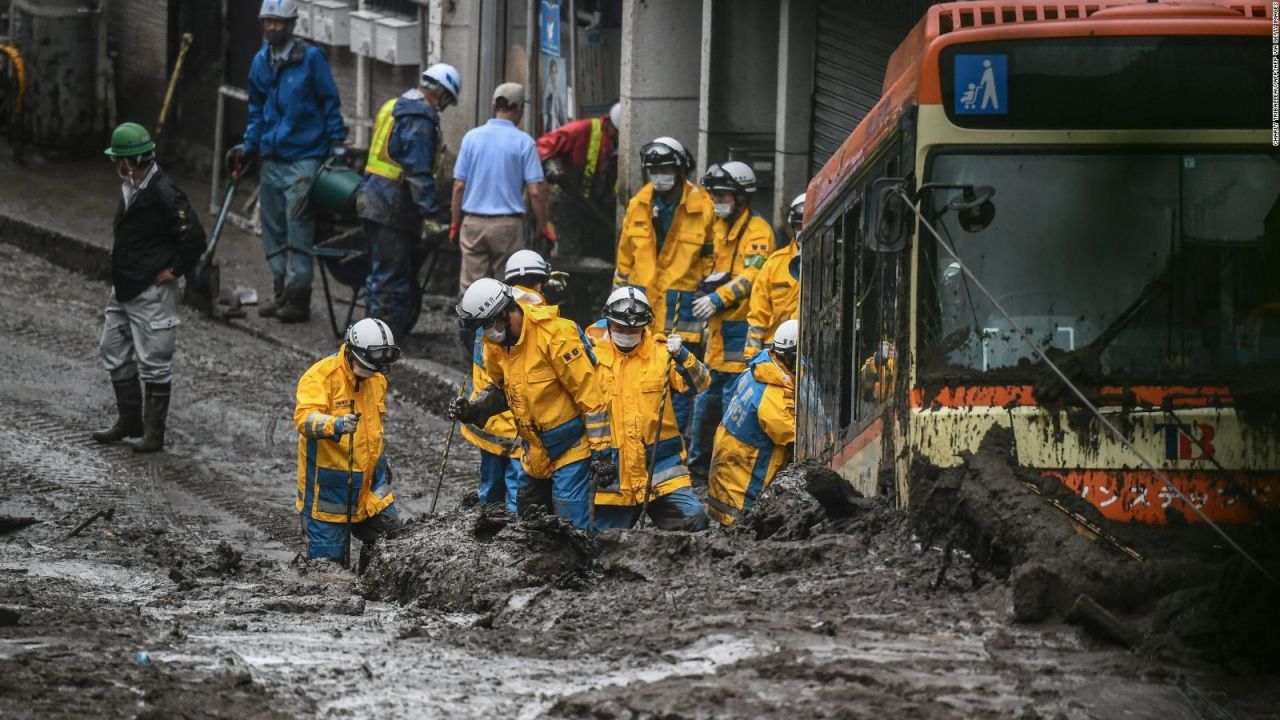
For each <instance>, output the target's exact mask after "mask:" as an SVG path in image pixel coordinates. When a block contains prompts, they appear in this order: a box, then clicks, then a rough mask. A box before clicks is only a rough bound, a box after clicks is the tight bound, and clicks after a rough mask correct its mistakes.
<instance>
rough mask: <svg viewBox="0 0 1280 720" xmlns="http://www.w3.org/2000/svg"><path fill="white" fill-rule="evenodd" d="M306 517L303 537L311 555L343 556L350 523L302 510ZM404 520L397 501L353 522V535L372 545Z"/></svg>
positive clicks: (328, 557)
mask: <svg viewBox="0 0 1280 720" xmlns="http://www.w3.org/2000/svg"><path fill="white" fill-rule="evenodd" d="M299 516H300V517H301V518H302V541H303V543H305V544H306V546H307V557H308V558H310V559H312V560H317V559H328V560H341V559H342V551H343V549H344V548H345V547H346V544H347V524H346V523H340V522H338V523H331V522H325V521H324V520H316V519H315V518H313V517H311V516H310V514H309V513H305V512H304V513H299ZM399 524H400V511H399V510H397V509H396V504H395V503H394V502H393V503H391V504H390V505H388V506H386V507H385V508H383V509H382V512H380V513H378V514H377V515H374V516H373V517H371V518H369V519H367V520H363V521H361V522H358V523H355V524H353V525H351V535H352V536H353V537H354V538H355V539H357V540H359V541H360V542H361V543H363V544H365V545H369V546H372V545H373V544H374V543H376V542H377V541H378V538H380V537H382V536H383V535H384V534H385V533H386V532H387V531H388V530H390V529H392V528H394V527H396V526H397V525H399Z"/></svg>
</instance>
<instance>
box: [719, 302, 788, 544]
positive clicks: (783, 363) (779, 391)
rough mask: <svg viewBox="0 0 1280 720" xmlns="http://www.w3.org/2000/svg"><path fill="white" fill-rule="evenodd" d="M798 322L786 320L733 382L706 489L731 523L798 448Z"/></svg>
mask: <svg viewBox="0 0 1280 720" xmlns="http://www.w3.org/2000/svg"><path fill="white" fill-rule="evenodd" d="M799 337H800V324H799V322H798V321H796V320H788V321H786V322H784V323H782V325H781V326H780V327H779V328H778V332H776V333H774V336H773V346H772V347H771V348H770V349H769V350H768V351H767V352H763V353H760V354H759V355H757V356H756V357H755V358H754V359H753V360H752V361H751V367H750V369H749V370H748V371H747V372H745V373H743V374H742V377H741V378H740V379H739V380H738V382H737V384H736V385H735V387H734V394H733V400H731V401H730V402H729V407H728V409H727V410H726V412H725V414H724V422H723V423H721V425H720V428H719V429H718V430H717V431H716V449H715V456H714V457H713V458H712V459H711V480H710V483H709V486H708V488H707V512H708V513H709V514H710V515H711V517H713V518H715V519H716V521H718V522H719V523H720V524H721V525H730V524H732V523H733V522H734V521H735V520H737V519H738V518H739V517H740V516H741V514H742V513H743V512H744V511H746V510H747V509H748V508H750V507H751V503H753V502H755V500H756V498H758V497H760V493H761V492H762V491H763V490H764V489H765V488H767V487H769V484H770V483H772V482H773V479H774V478H775V477H776V476H777V474H778V471H779V470H781V469H782V468H783V467H784V466H785V465H786V464H787V463H788V462H790V461H791V457H792V455H793V453H794V450H795V442H796V401H795V367H796V347H797V345H798V343H799Z"/></svg>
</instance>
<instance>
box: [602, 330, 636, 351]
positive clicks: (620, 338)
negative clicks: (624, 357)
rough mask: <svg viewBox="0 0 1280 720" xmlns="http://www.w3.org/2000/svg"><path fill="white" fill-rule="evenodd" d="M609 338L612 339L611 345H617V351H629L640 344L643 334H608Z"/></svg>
mask: <svg viewBox="0 0 1280 720" xmlns="http://www.w3.org/2000/svg"><path fill="white" fill-rule="evenodd" d="M609 337H610V338H612V339H613V344H614V345H617V346H618V349H619V350H631V349H633V348H634V347H635V346H637V345H639V344H640V338H641V337H644V332H643V331H641V332H638V333H626V334H623V333H617V332H610V333H609Z"/></svg>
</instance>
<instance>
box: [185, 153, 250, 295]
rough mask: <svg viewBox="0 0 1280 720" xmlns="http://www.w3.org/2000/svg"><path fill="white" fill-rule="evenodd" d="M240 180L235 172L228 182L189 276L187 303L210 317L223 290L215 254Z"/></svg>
mask: <svg viewBox="0 0 1280 720" xmlns="http://www.w3.org/2000/svg"><path fill="white" fill-rule="evenodd" d="M239 182H240V177H239V174H238V173H237V174H233V175H232V176H231V182H229V183H227V192H226V194H225V195H223V196H222V207H221V208H220V209H219V210H218V219H217V221H215V222H214V224H213V232H212V233H211V234H210V235H209V244H208V245H207V246H206V247H205V250H204V252H203V253H201V254H200V260H199V262H197V263H196V266H195V269H193V270H192V271H191V274H190V275H188V276H187V292H186V295H187V297H186V300H187V303H188V304H189V305H194V306H196V307H198V308H200V309H202V310H204V312H205V314H206V315H208V316H209V317H214V316H215V315H216V314H217V313H216V311H217V308H218V293H219V291H220V290H221V288H220V285H221V273H220V272H219V270H218V266H217V264H215V263H214V261H213V254H214V252H216V251H217V249H218V240H219V239H220V238H221V237H222V228H223V227H225V226H226V224H227V215H229V214H230V212H231V200H232V199H233V198H234V197H235V194H236V185H237V184H239Z"/></svg>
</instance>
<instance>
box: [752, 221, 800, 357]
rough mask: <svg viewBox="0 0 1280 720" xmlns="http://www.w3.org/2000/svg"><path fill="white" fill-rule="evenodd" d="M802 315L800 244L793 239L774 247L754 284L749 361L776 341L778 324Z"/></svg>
mask: <svg viewBox="0 0 1280 720" xmlns="http://www.w3.org/2000/svg"><path fill="white" fill-rule="evenodd" d="M798 317H800V247H799V246H798V245H796V241H795V240H794V239H793V240H792V241H791V242H790V243H789V244H788V245H787V246H786V247H784V248H782V249H781V250H775V251H774V252H773V254H772V255H770V256H769V259H768V260H765V261H764V267H762V268H760V274H759V275H757V276H756V280H755V283H754V284H753V285H752V286H751V306H750V309H749V310H748V311H747V345H746V353H745V354H746V356H747V360H750V359H751V358H752V357H754V356H755V354H756V353H758V352H760V348H762V347H764V346H765V345H767V344H769V343H771V342H773V334H774V333H775V332H777V330H778V326H779V325H781V324H782V323H784V322H786V321H788V320H794V319H796V318H798Z"/></svg>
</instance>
